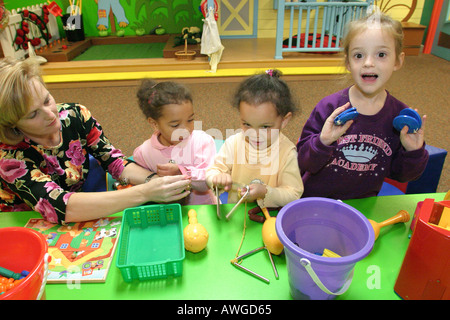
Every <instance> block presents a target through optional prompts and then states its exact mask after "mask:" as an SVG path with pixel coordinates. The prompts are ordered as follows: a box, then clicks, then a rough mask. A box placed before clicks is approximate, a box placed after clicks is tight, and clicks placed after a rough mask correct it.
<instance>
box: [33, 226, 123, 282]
mask: <svg viewBox="0 0 450 320" xmlns="http://www.w3.org/2000/svg"><path fill="white" fill-rule="evenodd" d="M121 225H122V218H121V217H107V218H103V219H98V220H93V221H87V222H79V223H69V224H67V225H65V226H63V225H59V224H53V223H49V222H48V221H46V220H44V219H30V220H29V221H28V223H27V224H26V225H25V227H27V228H31V229H33V230H36V231H38V232H41V233H42V234H43V235H44V236H45V237H46V239H47V243H48V253H49V255H50V256H51V261H50V263H49V275H48V278H47V283H64V282H66V283H68V282H71V283H76V282H104V281H105V280H106V276H107V274H108V271H109V268H110V265H111V262H112V260H113V257H114V251H115V248H116V245H117V240H118V239H119V232H120V228H121Z"/></svg>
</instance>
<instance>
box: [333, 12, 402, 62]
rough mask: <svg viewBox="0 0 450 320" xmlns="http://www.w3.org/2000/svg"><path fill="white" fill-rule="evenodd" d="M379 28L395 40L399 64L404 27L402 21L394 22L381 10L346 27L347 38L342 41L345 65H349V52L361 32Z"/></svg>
mask: <svg viewBox="0 0 450 320" xmlns="http://www.w3.org/2000/svg"><path fill="white" fill-rule="evenodd" d="M372 28H379V29H382V30H383V31H385V32H388V34H389V35H391V36H392V37H393V38H394V43H395V55H396V59H397V62H398V59H399V57H400V54H401V53H402V51H403V27H402V24H401V22H400V21H397V20H394V19H392V18H391V17H389V16H388V15H386V14H384V13H382V12H381V11H379V10H375V11H374V12H373V13H371V14H368V15H367V16H365V17H363V18H361V19H359V20H354V21H350V22H349V23H348V24H347V26H346V32H345V36H344V38H343V40H342V47H343V49H344V53H345V63H348V58H349V55H348V51H349V48H350V43H351V41H352V40H353V39H354V38H355V37H356V36H357V35H358V34H360V33H361V32H364V31H366V30H367V29H372Z"/></svg>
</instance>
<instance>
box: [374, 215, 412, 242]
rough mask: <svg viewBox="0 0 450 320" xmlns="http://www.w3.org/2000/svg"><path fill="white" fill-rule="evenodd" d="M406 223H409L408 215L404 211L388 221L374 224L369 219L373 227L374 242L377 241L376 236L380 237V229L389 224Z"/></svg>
mask: <svg viewBox="0 0 450 320" xmlns="http://www.w3.org/2000/svg"><path fill="white" fill-rule="evenodd" d="M408 221H409V213H408V212H407V211H405V210H400V211H399V212H398V213H397V214H396V215H395V216H392V217H390V218H389V219H387V220H384V221H383V222H376V221H374V220H371V219H369V222H370V224H371V225H372V227H373V231H374V232H375V240H377V238H378V236H379V235H380V230H381V228H383V227H385V226H389V225H391V224H395V223H399V222H408Z"/></svg>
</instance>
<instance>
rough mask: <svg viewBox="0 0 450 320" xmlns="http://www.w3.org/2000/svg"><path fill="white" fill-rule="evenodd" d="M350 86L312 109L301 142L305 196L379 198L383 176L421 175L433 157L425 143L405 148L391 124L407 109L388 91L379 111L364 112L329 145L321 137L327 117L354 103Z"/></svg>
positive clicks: (408, 178) (401, 178) (403, 178)
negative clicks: (429, 154) (430, 156)
mask: <svg viewBox="0 0 450 320" xmlns="http://www.w3.org/2000/svg"><path fill="white" fill-rule="evenodd" d="M348 92H349V88H346V89H344V90H342V91H339V92H337V93H334V94H332V95H330V96H328V97H326V98H324V99H322V100H321V101H320V102H319V103H318V104H317V106H316V107H315V108H314V110H313V111H312V113H311V115H310V117H309V119H308V120H307V121H306V124H305V126H304V128H303V131H302V134H301V136H300V139H299V140H298V143H297V151H298V165H299V167H300V171H301V174H302V179H303V184H304V187H305V190H304V193H303V197H326V198H333V199H341V200H344V199H355V198H364V197H371V196H376V195H377V194H378V192H379V191H380V189H381V186H382V184H383V180H384V178H391V179H394V180H397V181H400V182H407V181H411V180H415V179H418V178H419V177H420V176H421V174H422V172H423V171H424V170H425V166H426V164H427V161H428V152H427V151H426V150H425V144H424V145H423V146H422V148H421V149H419V150H415V151H409V152H408V151H406V150H405V149H404V148H403V146H402V144H401V142H400V133H399V132H398V131H397V130H395V129H394V127H393V125H392V122H393V120H394V118H395V117H396V116H397V115H398V114H399V113H400V110H402V109H404V108H408V106H406V105H405V104H404V103H402V102H401V101H399V100H397V99H395V98H394V97H393V96H391V95H390V94H389V92H388V93H387V97H386V102H385V104H384V106H383V108H382V109H381V110H380V111H379V112H378V113H377V114H375V115H372V116H366V115H362V114H359V115H358V117H357V118H356V119H355V120H354V123H353V124H352V125H351V126H350V128H349V129H348V130H347V132H346V133H345V134H344V135H343V136H342V137H340V138H339V139H338V140H337V141H336V142H334V143H333V144H331V145H330V146H325V145H324V144H322V142H321V141H320V139H319V136H320V132H321V131H322V127H323V124H324V123H325V120H326V119H327V118H328V117H329V116H330V114H331V113H332V112H333V111H334V110H335V109H336V108H338V107H340V106H342V105H344V104H345V103H347V102H349V94H348Z"/></svg>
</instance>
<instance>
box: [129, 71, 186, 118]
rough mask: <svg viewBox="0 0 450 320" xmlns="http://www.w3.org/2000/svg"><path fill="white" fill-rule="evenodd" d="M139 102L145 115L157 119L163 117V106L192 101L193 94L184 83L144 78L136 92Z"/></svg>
mask: <svg viewBox="0 0 450 320" xmlns="http://www.w3.org/2000/svg"><path fill="white" fill-rule="evenodd" d="M136 96H137V98H138V104H139V107H140V108H141V110H142V112H143V113H144V115H145V117H147V118H152V119H154V120H157V119H158V118H159V117H161V114H162V107H163V106H164V105H166V104H181V103H183V102H185V101H190V102H191V103H192V94H191V92H190V91H189V89H188V88H186V87H185V86H184V85H182V84H179V83H176V82H172V81H166V82H156V81H154V80H152V79H144V80H142V82H141V85H140V87H139V89H138V91H137V94H136Z"/></svg>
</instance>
